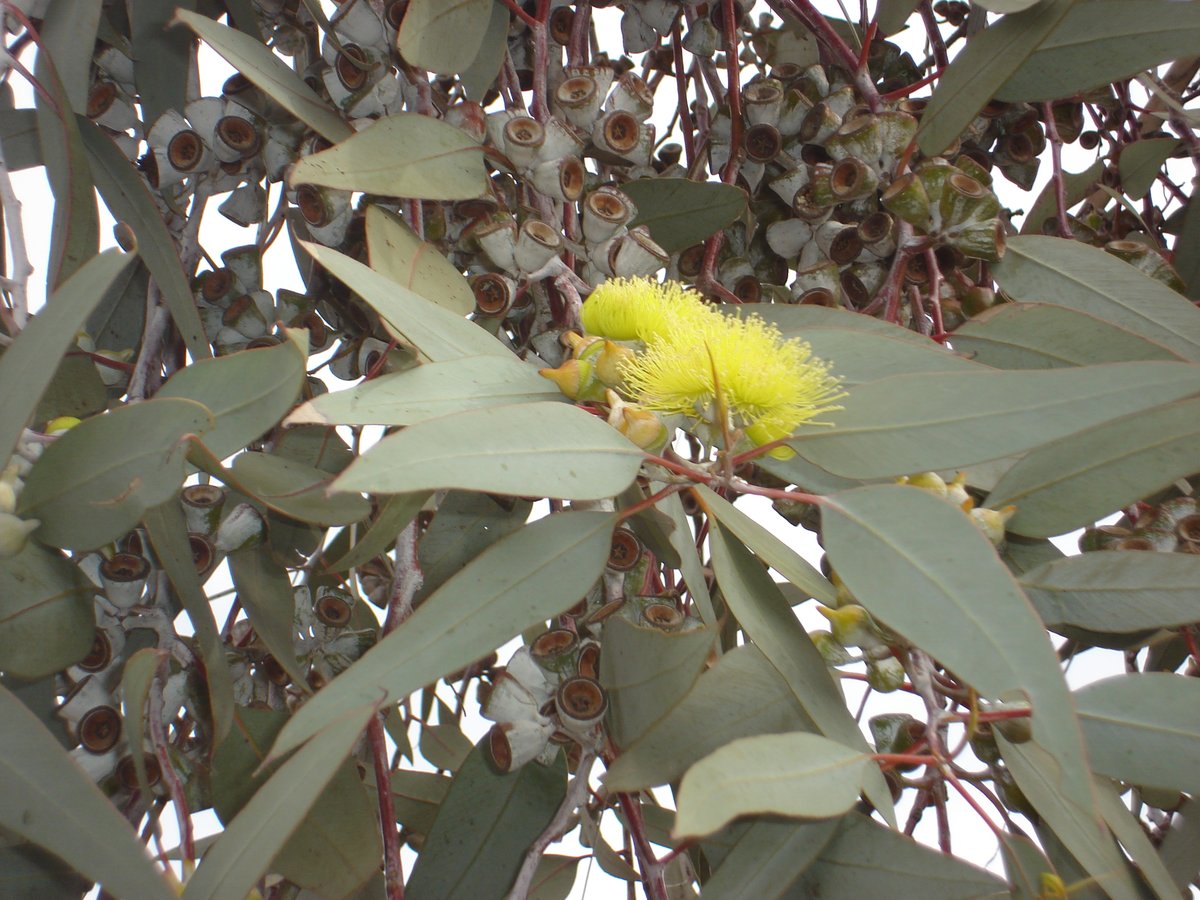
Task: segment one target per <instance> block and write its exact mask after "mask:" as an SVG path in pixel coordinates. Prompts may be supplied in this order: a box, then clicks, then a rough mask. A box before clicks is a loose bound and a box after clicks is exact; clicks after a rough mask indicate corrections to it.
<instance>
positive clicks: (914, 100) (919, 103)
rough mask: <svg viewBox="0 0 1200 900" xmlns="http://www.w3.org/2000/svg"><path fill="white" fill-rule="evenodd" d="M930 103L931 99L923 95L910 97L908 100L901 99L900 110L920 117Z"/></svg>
mask: <svg viewBox="0 0 1200 900" xmlns="http://www.w3.org/2000/svg"><path fill="white" fill-rule="evenodd" d="M928 105H929V101H928V100H926V99H924V98H923V97H909V98H908V99H906V100H901V101H900V111H901V112H906V113H908V114H909V115H910V116H912V117H913V118H916V119H919V118H921V113H923V112H925V107H926V106H928Z"/></svg>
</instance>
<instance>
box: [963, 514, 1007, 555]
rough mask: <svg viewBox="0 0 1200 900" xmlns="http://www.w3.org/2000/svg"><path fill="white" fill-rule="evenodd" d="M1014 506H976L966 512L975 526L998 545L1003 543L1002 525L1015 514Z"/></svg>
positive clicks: (1003, 529)
mask: <svg viewBox="0 0 1200 900" xmlns="http://www.w3.org/2000/svg"><path fill="white" fill-rule="evenodd" d="M1016 512H1017V508H1016V507H1015V506H1005V507H1004V508H1003V509H988V508H987V507H983V506H977V507H974V508H973V509H970V510H968V512H967V514H968V515H969V516H970V517H971V521H972V522H974V523H975V525H976V527H977V528H978V529H979V530H980V531H982V532H983V533H984V534H985V535H986V536H987V539H988V540H989V541H991V542H992V543H993V544H994V545H996V546H997V547H999V546H1000V545H1001V544H1003V543H1004V531H1005V528H1004V526H1005V525H1006V524H1007V523H1008V520H1009V519H1011V518H1012V517H1013V516H1014V515H1016Z"/></svg>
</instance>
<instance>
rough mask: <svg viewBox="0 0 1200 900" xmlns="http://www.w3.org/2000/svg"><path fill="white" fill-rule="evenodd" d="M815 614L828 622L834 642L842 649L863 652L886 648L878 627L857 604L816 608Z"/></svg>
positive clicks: (868, 614) (869, 615)
mask: <svg viewBox="0 0 1200 900" xmlns="http://www.w3.org/2000/svg"><path fill="white" fill-rule="evenodd" d="M817 612H819V613H820V614H821V615H823V616H824V617H825V618H826V619H828V620H829V625H830V631H831V632H832V634H833V638H834V640H836V641H837V642H838V643H839V644H841V645H842V646H843V647H860V648H862V649H863V650H876V649H883V648H886V647H887V642H886V641H884V640H883V633H882V632H881V631H880V629H879V626H878V625H876V624H875V620H874V619H872V618H871V614H870V613H869V612H867V611H866V609H864V608H863V607H861V606H858V605H857V604H850V605H846V606H840V607H838V608H837V609H829V608H828V607H825V606H818V607H817Z"/></svg>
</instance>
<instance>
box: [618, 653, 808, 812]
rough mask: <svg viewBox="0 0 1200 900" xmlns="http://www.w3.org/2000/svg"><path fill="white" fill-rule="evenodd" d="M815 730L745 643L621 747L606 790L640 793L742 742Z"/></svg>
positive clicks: (760, 657)
mask: <svg viewBox="0 0 1200 900" xmlns="http://www.w3.org/2000/svg"><path fill="white" fill-rule="evenodd" d="M601 661H603V656H601ZM814 727H815V726H814V725H813V724H812V720H811V719H810V718H809V717H808V715H807V714H806V713H805V712H804V707H802V706H801V705H800V702H799V701H798V700H797V699H796V697H795V695H794V694H793V693H792V691H791V689H790V688H789V687H788V685H787V682H785V681H784V680H783V676H782V675H781V674H780V673H779V671H778V670H777V669H776V668H775V667H774V666H773V665H771V663H770V662H768V661H767V658H766V657H765V656H763V654H762V651H760V650H759V649H758V648H757V647H755V646H754V645H753V644H742V645H740V646H737V647H734V648H733V649H732V650H730V651H729V652H728V653H726V654H724V655H723V656H721V657H720V658H719V659H718V660H717V662H716V664H715V665H713V666H712V668H710V669H708V670H706V671H704V672H702V673H701V674H700V677H699V679H697V680H696V682H695V684H694V685H692V688H691V690H690V691H688V693H687V694H686V695H685V696H683V697H682V698H679V699H678V701H677V702H675V703H674V705H673V706H672V707H671V708H670V709H669V710H667V712H666V714H665V715H663V716H661V717H660V718H659V719H658V720H657V721H656V722H654V723H653V724H652V725H651V726H650V728H648V729H647V730H646V731H645V732H644V733H643V734H641V735H640V736H639V737H638V738H637V739H636V740H635V741H634V742H633V743H631V744H629V745H628V746H625V747H624V748H623V749H622V752H621V753H620V754H619V755H618V756H617V758H616V759H615V760H614V761H613V762H612V764H611V765H610V766H609V767H608V770H607V771H606V772H605V774H604V787H605V789H606V790H607V791H609V793H614V792H617V791H640V790H642V789H644V788H649V787H655V786H657V785H660V784H667V783H668V782H673V781H678V780H679V778H680V777H681V776H682V775H683V773H684V772H685V771H687V769H688V768H689V767H690V766H691V765H692V764H693V763H695V762H696V761H698V760H700V759H701V758H702V757H705V756H707V755H708V754H709V753H712V752H714V751H715V750H717V749H718V748H720V747H722V746H724V745H725V744H728V743H729V742H731V741H734V740H737V739H738V738H743V737H751V736H753V735H757V734H780V733H782V732H786V731H811V730H812V729H813V728H814Z"/></svg>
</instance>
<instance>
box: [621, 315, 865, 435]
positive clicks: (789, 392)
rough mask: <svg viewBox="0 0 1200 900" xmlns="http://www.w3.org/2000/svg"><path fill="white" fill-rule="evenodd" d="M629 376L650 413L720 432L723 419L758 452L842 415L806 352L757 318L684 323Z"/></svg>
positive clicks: (823, 371) (825, 376) (824, 369)
mask: <svg viewBox="0 0 1200 900" xmlns="http://www.w3.org/2000/svg"><path fill="white" fill-rule="evenodd" d="M624 374H625V382H626V384H627V385H628V387H629V391H630V393H631V394H632V395H633V396H634V397H636V398H637V400H638V402H639V403H641V404H642V405H643V406H645V407H646V408H648V409H656V410H661V411H663V412H667V413H683V414H685V415H688V416H691V417H693V418H699V419H701V420H703V421H705V422H707V423H708V424H709V425H711V426H713V427H715V428H720V427H721V421H720V419H721V417H722V415H726V416H728V417H729V419H730V424H731V425H732V426H733V427H735V428H741V429H743V430H744V432H745V434H746V437H747V438H748V439H749V440H750V441H751V442H752V443H753V444H755V445H756V446H757V445H762V444H766V443H769V442H771V441H774V440H778V439H779V438H784V437H787V436H788V435H790V434H791V433H792V432H793V431H794V430H795V429H796V427H797V426H799V425H802V424H804V423H806V422H813V421H815V420H816V418H817V417H818V416H820V415H821V414H822V413H826V412H830V411H832V410H835V409H839V408H840V407H837V406H834V405H833V402H834V401H836V400H837V399H838V398H839V397H842V396H844V394H843V393H842V392H841V391H839V390H838V379H837V378H835V377H834V376H832V375H831V374H830V373H829V367H828V365H827V364H826V363H824V362H823V361H821V360H819V359H816V358H815V357H813V355H812V350H811V348H810V347H809V346H808V344H806V343H805V342H804V341H801V340H799V339H796V338H788V339H785V338H784V337H783V336H782V335H781V334H780V333H779V330H778V329H777V328H776V327H775V326H774V325H769V324H767V323H766V322H764V321H763V320H762V319H761V318H759V317H757V316H749V317H746V318H741V319H738V318H733V317H727V316H723V315H721V314H719V313H715V312H714V313H710V315H709V316H706V317H704V318H703V319H696V320H693V321H687V322H684V323H681V324H679V325H678V326H676V327H674V328H672V329H670V330H669V331H667V332H666V333H665V334H663V335H662V336H661V337H660V338H659V339H657V340H654V341H652V342H651V343H650V344H649V346H648V347H647V349H646V351H645V352H644V353H640V354H638V355H637V357H636V358H635V359H634V360H633V361H632V362H630V363H627V364H626V366H625V368H624ZM781 449H782V448H781ZM784 452H787V451H786V450H785V451H784ZM788 455H791V454H790V453H788Z"/></svg>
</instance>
